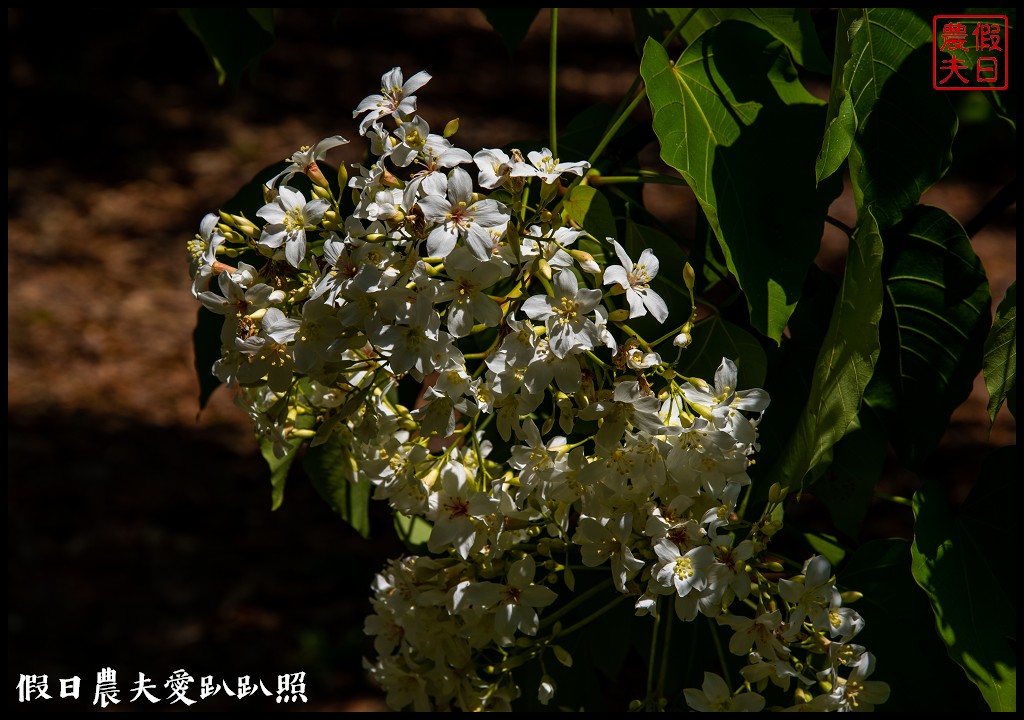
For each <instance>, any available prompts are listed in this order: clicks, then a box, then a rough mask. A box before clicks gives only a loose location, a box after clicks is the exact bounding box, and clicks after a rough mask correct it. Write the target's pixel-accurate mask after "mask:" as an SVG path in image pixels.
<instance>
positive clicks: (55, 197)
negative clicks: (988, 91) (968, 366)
mask: <svg viewBox="0 0 1024 720" xmlns="http://www.w3.org/2000/svg"><path fill="white" fill-rule="evenodd" d="M335 12H336V11H333V10H309V9H295V10H290V9H289V10H283V11H278V13H277V23H278V40H277V43H276V45H275V46H274V48H273V49H272V50H271V51H270V52H269V53H267V55H266V56H265V57H264V58H263V60H262V61H261V62H260V64H259V67H258V74H257V81H256V82H255V83H250V82H248V81H246V82H244V83H243V85H242V89H241V91H240V92H239V93H237V94H235V93H233V92H231V90H230V89H228V88H224V87H219V86H218V85H217V84H216V80H215V75H214V72H213V69H212V67H211V65H210V63H209V61H208V59H207V57H206V55H205V52H204V50H203V48H202V46H201V45H200V43H199V42H198V40H196V39H195V38H194V37H193V36H192V35H191V34H190V33H189V32H188V31H187V29H186V28H185V26H184V25H183V24H182V22H181V21H180V20H179V19H178V17H177V16H176V14H175V13H174V12H173V11H172V10H167V9H164V10H153V9H130V10H118V11H116V12H115V11H113V10H100V9H91V10H88V11H86V10H82V9H72V10H60V11H57V10H55V9H53V8H46V9H31V8H30V9H25V8H9V9H8V75H9V86H8V87H9V95H8V203H9V217H8V476H9V480H8V523H9V525H8V528H9V529H8V588H9V589H8V698H9V707H10V706H15V705H17V697H16V695H17V693H16V690H15V688H16V686H17V683H18V678H19V675H20V674H47V675H48V676H49V679H50V691H51V694H54V695H55V696H57V695H58V694H59V682H58V679H59V678H62V677H71V676H73V675H79V676H81V678H82V693H83V695H82V699H80V700H78V701H71V700H59V699H54V700H50V701H42V702H36V703H33V704H31V705H22V706H19V709H22V710H26V709H35V710H59V709H66V710H89V709H92V705H91V700H92V691H93V687H94V680H95V674H96V672H97V671H98V670H100V669H101V668H104V667H108V666H109V667H114V668H116V669H117V670H118V674H119V684H120V686H121V697H122V700H124V701H127V699H128V696H130V694H131V693H130V690H129V688H130V687H131V684H132V683H133V682H134V680H135V678H136V677H137V675H138V673H139V672H145V673H146V674H147V675H148V676H149V677H150V678H152V679H153V680H154V681H155V682H157V683H158V685H159V692H160V694H161V696H163V697H166V691H165V690H163V687H162V684H163V680H164V679H166V677H167V676H168V675H169V674H170V673H171V672H172V671H174V670H176V669H178V668H184V669H186V670H187V671H188V672H189V673H191V674H192V675H193V676H194V677H196V678H199V677H200V676H201V675H213V676H215V677H217V678H218V679H220V680H228V681H232V682H233V681H234V680H235V679H236V678H238V677H239V676H243V675H250V676H252V677H253V678H254V679H262V680H263V681H264V682H265V683H266V685H267V686H268V688H270V690H271V691H272V692H273V691H275V690H276V680H277V676H278V675H279V674H282V673H293V672H299V671H304V672H306V673H307V696H308V698H309V703H308V705H305V706H301V707H302V708H303V709H307V710H345V711H356V710H376V709H381V707H382V706H381V703H380V696H379V693H378V692H377V691H376V690H375V689H374V688H373V687H372V686H370V685H369V683H368V682H367V681H366V679H365V677H364V675H363V672H362V670H361V667H360V661H359V658H360V656H361V655H362V654H365V653H368V652H369V650H370V648H369V647H368V645H367V643H366V639H365V638H364V636H363V633H362V621H363V617H364V616H365V614H366V613H367V611H368V609H369V603H368V600H367V596H368V594H369V585H370V581H371V579H372V576H373V574H374V573H375V572H376V571H377V570H378V569H379V568H380V566H381V565H382V563H383V562H384V560H385V558H387V557H391V556H393V555H396V554H398V552H399V551H400V549H399V548H398V547H397V546H396V545H395V544H394V542H393V541H391V540H389V539H388V538H389V537H390V536H389V535H388V533H387V532H386V530H387V527H386V525H387V517H386V514H381V513H379V512H378V510H379V509H378V510H375V512H376V513H377V514H376V515H375V517H374V522H375V523H376V525H375V527H377V528H378V529H379V531H378V532H377V533H376V535H375V542H373V543H366V542H364V541H363V540H362V539H361V538H359V537H358V536H356V535H355V534H354V533H353V532H352V531H350V530H349V529H348V528H347V527H346V526H345V525H344V523H342V522H341V521H340V520H339V519H337V518H336V517H335V516H333V515H332V514H331V512H330V511H329V509H328V508H327V506H326V505H325V504H324V503H322V502H321V501H320V500H319V498H317V497H316V496H315V493H314V492H313V491H312V490H311V489H310V488H309V487H308V486H307V484H306V483H304V482H302V481H301V480H300V479H299V478H297V477H293V478H292V482H291V483H290V485H289V486H288V490H287V492H286V497H285V503H284V506H283V507H282V508H281V510H279V511H277V512H273V513H272V512H270V510H269V497H270V494H269V483H268V480H267V474H266V471H265V467H264V465H263V462H262V460H261V458H260V457H259V453H258V451H257V450H256V445H255V442H254V441H253V439H252V437H251V435H250V432H249V427H248V422H247V420H246V418H245V417H244V416H243V415H242V414H241V412H240V411H237V410H236V409H235V408H234V407H233V406H232V404H231V400H230V397H229V395H228V393H227V392H225V391H223V390H220V391H218V392H217V393H216V394H215V395H214V398H213V400H212V401H211V403H210V406H209V407H208V408H207V409H206V410H205V411H204V412H203V414H202V415H201V417H200V418H199V419H198V421H197V418H196V414H197V404H196V398H197V393H198V386H197V382H196V379H195V373H194V370H193V367H192V347H191V331H192V328H193V325H194V320H195V315H196V310H197V304H196V303H195V301H194V300H193V299H192V298H191V296H190V294H189V292H188V276H187V263H186V258H185V252H184V243H185V241H186V240H187V239H188V238H190V237H191V236H192V235H193V234H194V233H195V232H196V230H197V229H198V225H199V220H200V219H201V218H202V216H203V214H205V213H206V212H208V211H211V210H215V209H216V208H217V207H218V206H219V205H220V204H221V203H223V202H224V201H226V200H227V199H228V198H230V197H231V195H233V194H234V192H235V191H236V190H237V189H238V188H239V187H240V186H241V185H243V184H244V183H245V182H247V181H248V180H249V179H251V178H252V176H253V175H254V174H255V173H256V172H258V171H259V170H261V169H262V168H263V167H265V166H267V165H269V164H271V163H273V162H275V161H277V160H280V159H281V158H283V157H286V156H287V155H289V154H290V153H291V152H292V151H294V150H295V149H296V148H297V147H298V146H299V145H302V144H312V143H313V142H314V141H316V140H318V139H320V138H322V137H325V136H328V135H333V134H337V133H340V134H342V135H344V136H345V137H347V138H348V139H349V140H351V141H352V144H351V145H349V146H346V147H345V148H343V149H342V150H341V151H338V155H337V157H335V156H334V155H332V160H336V159H343V160H345V161H357V160H359V159H361V158H360V155H361V153H362V151H363V148H364V146H363V144H362V143H361V142H360V141H359V140H360V139H359V138H358V136H357V135H356V133H355V125H354V124H353V123H352V119H351V108H352V107H354V106H355V104H356V103H357V102H358V101H359V100H360V99H361V98H362V97H363V96H365V95H366V94H369V93H370V92H374V91H375V90H376V89H377V87H378V83H379V79H380V75H381V74H382V73H383V72H384V71H386V70H388V69H389V68H391V67H393V66H395V65H398V66H401V67H402V68H403V69H404V70H405V71H406V77H408V76H409V75H411V74H412V73H413V72H415V71H417V70H420V69H427V70H429V71H430V72H431V73H432V74H433V75H434V78H435V79H434V81H433V82H432V83H431V84H429V85H428V86H426V88H424V90H422V91H421V92H420V93H419V95H420V109H421V112H422V114H423V115H424V116H425V117H426V119H427V120H428V121H429V122H430V123H431V126H432V127H433V128H435V129H436V128H440V127H442V126H443V125H444V123H446V122H447V121H448V120H450V119H451V118H453V117H456V116H458V117H460V118H461V129H460V132H459V135H458V140H459V141H460V142H461V144H462V146H463V147H467V148H474V147H481V146H485V145H486V146H498V145H503V144H505V143H507V142H511V141H513V140H516V139H520V138H527V137H543V136H545V134H546V131H547V114H546V107H547V99H546V97H547V96H546V77H547V67H546V66H547V39H546V33H547V19H546V18H545V17H541V18H539V19H538V21H537V22H536V23H535V24H534V26H533V28H532V30H531V33H530V34H529V36H528V37H527V39H526V40H525V42H524V43H523V45H522V46H521V48H520V49H519V51H518V52H517V54H516V55H515V58H514V60H511V61H510V60H509V58H508V56H507V54H506V53H505V51H504V49H503V48H502V47H501V46H500V45H499V43H498V42H497V40H496V38H495V36H494V35H493V34H492V33H491V31H490V29H489V25H488V24H487V22H486V21H485V19H484V18H483V16H482V15H480V14H479V13H478V12H475V11H472V10H454V9H444V8H440V9H431V10H414V9H395V10H387V11H383V10H381V11H378V10H372V9H371V10H358V11H356V10H341V11H337V15H335ZM559 27H560V35H561V38H562V41H561V44H560V50H559V58H560V63H561V65H562V69H561V71H560V75H559V81H560V87H561V88H562V89H561V90H560V95H559V103H560V106H559V107H560V112H561V117H562V118H569V117H571V116H572V115H573V114H575V112H578V111H579V110H581V109H583V108H584V107H586V106H588V105H590V104H593V103H595V102H599V101H603V100H604V101H609V102H612V103H616V102H617V101H618V99H619V98H620V97H621V94H622V93H623V92H624V91H625V90H626V89H627V88H628V87H629V85H630V83H631V82H632V80H633V77H634V75H633V73H634V70H635V68H636V64H635V60H634V56H633V55H632V39H631V28H630V23H629V18H628V15H627V14H626V12H625V11H622V10H617V11H607V10H599V9H580V10H565V11H563V12H562V13H561V19H560V26H559ZM967 170H968V169H965V170H963V171H962V172H961V173H960V174H959V175H956V176H953V177H950V178H948V179H947V180H946V181H944V182H943V183H941V184H940V185H939V186H937V187H936V188H935V189H934V190H933V191H931V192H930V193H929V195H928V196H926V198H925V199H926V201H929V202H932V203H934V204H937V205H940V206H942V207H945V208H946V209H947V210H949V211H950V212H952V213H953V214H954V215H955V216H956V217H957V218H958V219H959V220H960V221H961V222H966V221H967V220H969V219H970V218H972V217H973V216H974V215H975V214H976V213H977V212H978V211H979V210H980V209H981V208H982V207H983V206H984V205H985V203H986V202H987V201H988V200H989V199H990V198H991V197H992V196H993V195H994V194H995V193H996V192H997V191H998V189H999V188H1000V187H1001V186H1002V185H1003V184H1004V183H1005V182H1006V181H1007V180H1009V179H1010V178H1011V177H1013V174H1014V173H1015V169H1014V164H1013V158H1012V157H996V158H990V164H989V165H988V166H986V167H981V168H975V169H974V170H973V171H971V172H968V171H967ZM648 197H649V202H650V204H651V205H652V206H653V207H654V208H655V209H656V211H657V212H658V213H660V214H662V215H663V216H664V217H666V218H667V219H668V220H669V221H670V223H671V224H672V226H673V227H676V228H678V230H679V233H680V236H681V237H683V238H688V237H690V235H691V234H692V222H693V199H692V195H691V194H689V193H688V191H686V190H685V189H671V190H668V189H664V188H658V189H655V190H652V191H651V192H650V194H649V196H648ZM833 214H835V215H836V216H837V217H840V219H844V220H847V221H849V220H850V217H851V214H852V201H851V199H850V197H849V193H847V194H845V195H844V196H843V197H842V198H840V200H838V201H837V203H836V206H835V207H834V209H833ZM974 243H975V249H976V251H977V252H978V254H979V256H981V258H982V261H983V262H984V264H985V267H986V268H987V270H988V272H989V278H990V281H991V283H992V291H993V297H994V302H998V300H999V299H1001V298H1002V296H1003V293H1004V292H1005V289H1006V287H1007V286H1008V285H1009V284H1010V282H1012V281H1013V280H1015V279H1016V207H1015V205H1014V206H1012V207H1011V208H1010V209H1009V210H1007V211H1006V212H1004V213H1003V214H1002V215H1001V216H1000V217H999V218H998V220H997V221H996V222H995V223H993V224H992V225H990V226H988V227H987V228H986V229H985V230H983V231H982V232H980V233H979V234H978V235H977V236H976V237H975V239H974ZM837 248H839V249H837ZM837 255H841V246H840V244H839V238H837V237H833V236H831V235H829V234H826V242H825V245H824V249H823V255H822V259H823V261H832V260H834V259H835V257H836V256H837ZM986 402H987V394H986V393H985V391H984V385H983V383H981V381H980V379H979V382H978V383H976V388H975V393H974V395H973V396H972V397H971V399H970V400H969V401H968V403H966V404H965V405H964V406H963V407H962V408H961V409H960V410H958V411H957V413H956V414H955V415H954V418H953V422H952V424H951V426H950V429H949V432H948V434H947V436H946V439H945V441H944V445H943V447H942V448H941V449H940V451H939V452H938V453H936V457H935V459H934V461H933V462H932V463H931V465H930V466H929V469H928V472H929V473H933V474H934V475H936V476H939V477H941V478H943V479H945V480H947V481H948V482H949V483H950V484H951V486H959V485H962V486H966V485H967V484H969V481H970V480H971V479H973V474H972V473H974V472H976V469H977V465H978V462H979V458H982V457H984V455H985V454H986V453H987V452H988V451H990V450H991V449H992V448H993V447H996V446H999V445H1004V444H1009V443H1011V442H1015V440H1016V426H1015V424H1014V423H1013V422H1012V418H1010V416H1009V415H1008V413H1007V412H1006V411H1005V409H1004V411H1003V413H1002V414H1001V415H1000V418H999V422H998V423H997V425H996V427H995V429H994V431H993V432H992V434H991V436H990V435H989V433H988V422H987V418H986V416H985V406H986ZM888 482H889V484H890V486H891V487H892V488H894V489H897V490H900V491H904V492H906V493H907V494H909V493H912V492H913V490H914V489H915V488H916V487H917V486H918V485H919V483H920V482H921V479H920V478H918V477H916V476H908V474H906V473H898V472H895V471H894V473H893V476H892V477H890V478H888ZM886 518H887V519H886V520H885V521H884V522H885V523H887V524H886V525H884V526H882V527H878V528H873V529H872V530H871V532H873V533H877V534H887V533H889V534H906V533H907V532H908V528H909V526H908V525H907V521H908V520H909V516H908V514H906V513H902V514H900V513H899V512H897V513H896V514H895V515H890V516H886ZM55 691H56V692H55ZM192 695H193V696H195V697H198V693H197V692H196V691H193V693H192ZM126 704H127V702H122V704H121V706H118V707H115V708H112V709H127V710H132V709H140V705H139V704H138V703H132V704H131V706H130V707H125V705H126ZM179 707H180V706H178V705H174V706H172V705H169V704H168V702H167V701H166V700H165V701H163V702H162V703H160V704H159V705H155V706H152V709H154V710H174V709H178V708H179ZM282 707H284V706H280V705H275V704H274V703H273V702H272V698H271V699H259V700H258V699H254V698H249V699H246V700H235V699H230V698H225V697H224V696H223V693H221V694H220V695H218V696H214V697H212V698H209V699H207V700H203V701H201V702H200V703H199V704H197V705H195V706H193V709H196V710H206V711H216V710H241V709H247V710H269V709H275V710H280V709H281V708H282ZM293 707H294V706H293ZM295 709H298V708H295Z"/></svg>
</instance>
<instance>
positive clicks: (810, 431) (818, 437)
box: [776, 212, 882, 488]
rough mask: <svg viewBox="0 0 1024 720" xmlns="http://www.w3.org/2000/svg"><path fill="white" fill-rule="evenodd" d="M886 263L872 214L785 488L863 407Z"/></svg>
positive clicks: (856, 245)
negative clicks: (884, 262) (883, 265)
mask: <svg viewBox="0 0 1024 720" xmlns="http://www.w3.org/2000/svg"><path fill="white" fill-rule="evenodd" d="M881 267H882V238H881V235H879V233H878V226H877V225H876V224H875V222H874V218H873V217H872V216H871V213H870V212H867V213H865V214H864V217H863V220H862V222H861V224H860V226H859V227H858V228H857V230H856V232H855V233H854V236H853V238H852V239H851V241H850V254H849V257H848V259H847V261H846V268H845V270H844V272H843V282H842V285H841V286H840V288H839V295H838V297H837V298H836V303H835V308H834V310H833V311H832V319H831V321H830V323H829V327H828V332H827V333H826V335H825V340H824V342H823V343H822V346H821V350H820V351H819V352H818V363H817V368H816V370H815V375H814V381H813V382H812V384H811V393H810V397H809V398H808V400H807V407H806V410H805V411H804V413H803V414H802V415H801V416H800V419H799V420H798V422H797V426H796V427H795V428H794V429H793V432H792V439H791V440H790V441H789V443H788V444H787V445H786V448H785V450H783V454H782V458H781V459H780V461H779V463H778V467H777V469H776V480H777V481H778V482H779V483H780V484H781V485H782V486H783V487H785V488H794V487H801V486H802V483H803V481H804V476H805V475H807V474H808V473H809V472H811V471H812V470H814V469H815V467H816V466H817V465H818V463H819V462H821V461H822V460H823V459H826V457H827V453H828V452H829V451H830V450H831V449H832V446H833V445H835V443H836V442H838V441H839V440H840V439H841V438H842V437H843V435H845V434H846V431H847V430H848V429H849V428H850V426H851V423H853V421H854V418H856V417H857V413H858V412H859V411H860V406H861V401H862V399H863V396H864V388H865V387H867V384H868V381H869V380H870V379H871V375H872V373H873V372H874V368H875V362H876V361H877V360H878V353H879V340H878V322H879V319H880V318H881V315H882V280H881V272H880V271H881Z"/></svg>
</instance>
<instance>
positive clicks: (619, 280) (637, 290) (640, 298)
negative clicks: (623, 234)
mask: <svg viewBox="0 0 1024 720" xmlns="http://www.w3.org/2000/svg"><path fill="white" fill-rule="evenodd" d="M608 239H609V240H611V238H608ZM612 244H614V246H615V254H616V255H618V257H619V262H620V263H622V264H621V265H609V266H608V267H607V268H605V271H604V284H605V285H608V284H609V283H615V284H617V285H619V286H620V287H622V289H623V290H625V291H626V302H628V303H629V316H630V317H631V318H635V317H640V316H642V315H646V314H647V311H648V310H650V312H651V315H653V316H654V319H655V320H657V321H658V322H665V318H667V317H668V305H666V304H665V301H664V300H663V299H662V297H661V295H659V294H658V293H656V292H655V291H654V290H651V280H653V279H654V276H655V275H657V274H658V268H659V267H660V264H659V263H658V258H656V257H655V256H654V253H653V252H651V249H650V248H647V249H645V250H644V251H643V252H642V253H640V260H639V261H638V262H637V264H636V265H634V264H633V261H632V260H630V259H629V255H627V254H626V250H625V248H623V247H622V246H621V245H619V243H618V241H616V240H612Z"/></svg>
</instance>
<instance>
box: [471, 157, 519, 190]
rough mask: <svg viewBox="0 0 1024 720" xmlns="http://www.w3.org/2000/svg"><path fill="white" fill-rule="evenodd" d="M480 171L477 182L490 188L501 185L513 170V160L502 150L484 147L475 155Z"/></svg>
mask: <svg viewBox="0 0 1024 720" xmlns="http://www.w3.org/2000/svg"><path fill="white" fill-rule="evenodd" d="M473 162H475V163H476V166H477V169H478V170H479V173H478V174H477V178H476V180H477V182H478V183H480V187H482V188H486V189H488V190H493V189H494V188H497V187H501V186H502V185H504V184H505V181H506V180H507V179H508V178H509V173H511V172H512V160H511V158H509V156H508V155H506V154H505V153H504V152H503V151H501V150H491V149H486V148H485V149H483V150H481V151H480V152H478V153H477V154H476V155H474V156H473Z"/></svg>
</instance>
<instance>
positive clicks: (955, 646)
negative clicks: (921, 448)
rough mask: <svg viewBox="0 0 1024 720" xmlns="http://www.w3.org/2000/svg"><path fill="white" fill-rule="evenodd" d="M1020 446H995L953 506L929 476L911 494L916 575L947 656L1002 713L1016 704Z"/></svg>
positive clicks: (990, 703)
mask: <svg viewBox="0 0 1024 720" xmlns="http://www.w3.org/2000/svg"><path fill="white" fill-rule="evenodd" d="M1016 464H1017V449H1016V446H1010V447H1007V448H1002V449H1001V450H998V451H996V452H995V453H994V454H993V455H992V456H990V457H989V459H988V460H987V461H986V463H985V465H984V467H983V468H982V471H981V476H980V477H979V479H978V482H977V483H976V484H975V486H974V487H973V488H972V489H971V493H970V495H968V496H967V499H966V500H965V501H964V503H963V505H962V506H961V507H960V508H958V509H957V510H956V511H954V510H952V509H951V508H950V507H949V504H948V501H947V499H946V493H945V491H944V490H943V488H942V486H941V485H939V484H938V483H937V482H936V481H934V480H932V481H929V482H928V483H926V484H925V485H924V487H922V488H921V489H920V490H919V491H918V492H917V493H915V495H914V516H915V526H914V545H913V548H912V552H913V557H914V563H913V571H914V579H915V580H917V582H918V584H919V585H920V586H921V587H922V588H924V590H925V592H926V593H928V597H929V599H930V600H931V605H932V610H933V611H934V613H935V623H936V627H937V628H938V631H939V635H940V636H941V637H942V639H943V641H944V642H945V643H946V648H947V650H948V652H949V656H950V657H952V658H953V660H955V661H956V662H957V663H958V664H959V665H960V666H961V667H962V668H963V669H964V671H965V672H966V673H967V677H968V678H969V679H970V680H971V682H973V683H974V684H976V685H977V686H978V688H979V689H980V690H981V693H982V695H983V696H984V698H985V701H986V702H987V703H988V704H989V707H990V708H992V710H994V711H997V712H1014V711H1016V709H1017V657H1016V645H1015V640H1016V637H1017V603H1016V578H1017V539H1016V533H1015V532H1014V528H1015V527H1016V519H1015V516H1014V514H1013V513H1015V512H1016V502H1015V499H1016V498H1015V495H1014V492H1015V491H1014V488H1015V483H1016V479H1015V478H1016V469H1017V468H1016Z"/></svg>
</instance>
